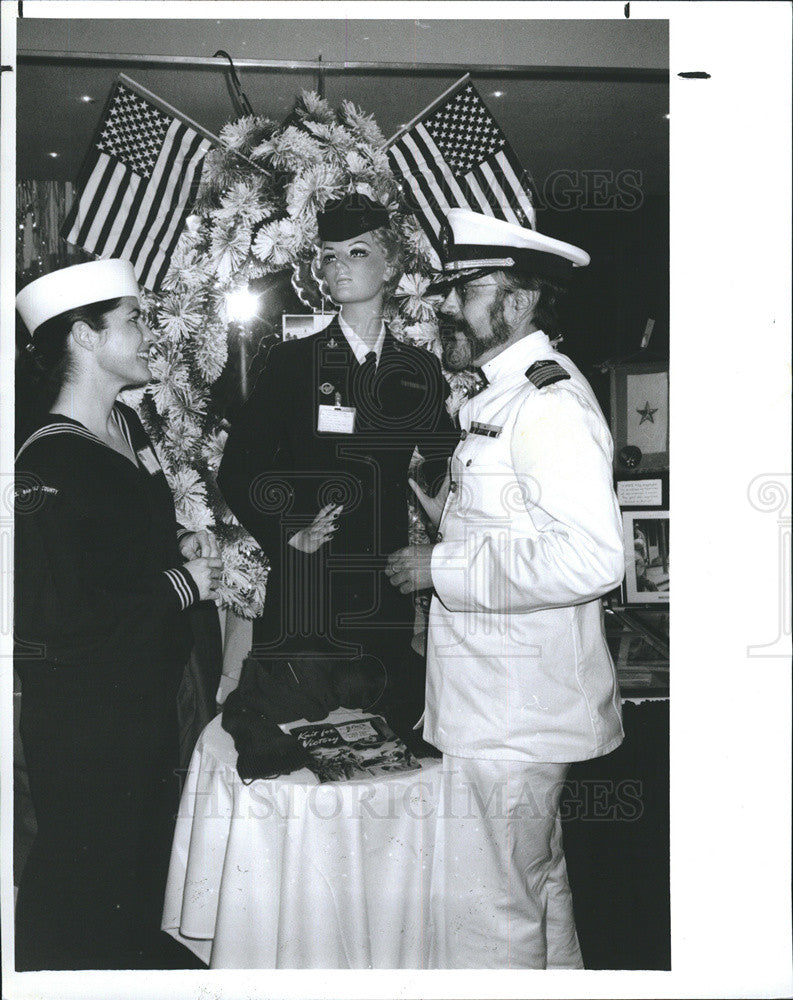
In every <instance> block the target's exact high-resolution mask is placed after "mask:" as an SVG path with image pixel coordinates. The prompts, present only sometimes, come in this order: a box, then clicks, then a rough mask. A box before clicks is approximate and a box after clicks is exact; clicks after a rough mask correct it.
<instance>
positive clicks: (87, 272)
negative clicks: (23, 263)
mask: <svg viewBox="0 0 793 1000" xmlns="http://www.w3.org/2000/svg"><path fill="white" fill-rule="evenodd" d="M126 295H131V296H134V297H135V298H137V297H138V296H139V295H140V289H139V288H138V282H137V279H136V278H135V271H134V269H133V267H132V264H131V263H130V262H129V261H128V260H92V261H90V262H89V263H88V264H74V265H73V266H72V267H63V268H61V269H60V270H59V271H52V272H51V273H50V274H45V275H44V276H43V277H41V278H36V280H35V281H31V283H30V284H29V285H25V287H24V288H23V289H22V291H21V292H20V293H19V294H18V295H17V298H16V305H17V310H18V312H19V315H20V316H21V317H22V319H23V320H24V323H25V326H26V327H27V328H28V330H29V331H30V333H31V335H33V334H35V332H36V330H37V329H38V327H40V326H41V324H42V323H46V322H47V320H48V319H53V317H55V316H60V314H61V313H65V312H67V311H68V310H69V309H76V308H77V307H78V306H87V305H90V304H91V303H93V302H104V301H105V300H106V299H119V298H123V297H124V296H126Z"/></svg>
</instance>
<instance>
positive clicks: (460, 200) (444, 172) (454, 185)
mask: <svg viewBox="0 0 793 1000" xmlns="http://www.w3.org/2000/svg"><path fill="white" fill-rule="evenodd" d="M416 133H417V135H418V137H419V138H420V139H421V140H422V142H423V146H424V149H425V150H426V162H427V164H428V165H430V164H432V165H433V166H434V167H435V168H436V169H437V170H439V171H440V173H441V176H442V177H443V178H444V180H445V181H446V184H447V188H448V191H449V195H450V197H449V198H448V201H449V206H450V207H453V206H455V205H456V206H457V207H458V208H463V207H465V206H466V204H467V202H466V198H465V195H464V194H463V192H462V189H461V187H460V185H459V184H458V182H457V179H456V178H455V176H454V174H453V173H452V171H451V170H450V169H449V166H448V164H447V163H446V160H445V159H444V158H443V155H442V153H441V151H440V150H439V149H438V147H437V146H436V145H435V140H434V139H433V138H432V136H431V135H430V134H429V132H428V131H427V130H426V129H425V128H424V126H423V125H420V124H419V125H417V126H416Z"/></svg>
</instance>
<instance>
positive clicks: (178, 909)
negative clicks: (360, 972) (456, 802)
mask: <svg viewBox="0 0 793 1000" xmlns="http://www.w3.org/2000/svg"><path fill="white" fill-rule="evenodd" d="M354 715H355V713H352V712H349V711H345V710H339V711H338V712H334V713H333V714H332V715H331V716H330V717H329V720H328V721H330V722H334V721H340V720H342V719H349V718H350V717H352V716H354ZM236 758H237V755H236V751H235V750H234V743H233V741H232V739H231V737H230V736H229V734H228V733H226V732H225V731H224V730H223V729H222V727H221V722H220V717H218V718H216V719H214V720H213V721H212V722H211V723H210V724H209V725H208V726H207V727H206V729H205V730H204V731H203V733H202V734H201V737H200V739H199V741H198V744H197V746H196V748H195V751H194V753H193V757H192V761H191V763H190V770H189V773H188V777H187V781H186V784H185V788H184V790H183V794H182V801H181V806H180V810H179V816H178V818H177V823H176V833H175V837H174V844H173V849H172V853H171V865H170V870H169V874H168V885H167V890H166V896H165V907H164V912H163V924H162V926H163V929H164V930H166V931H168V933H170V934H171V935H172V936H173V937H174V938H176V939H177V940H178V941H181V942H182V944H184V945H186V946H187V947H188V948H189V949H190V950H191V951H192V952H194V953H195V954H196V955H197V956H198V957H199V958H200V959H201V960H202V961H204V962H205V963H206V964H207V965H209V966H210V967H211V968H225V969H230V968H233V969H250V968H261V969H277V968H290V969H297V968H301V969H310V968H328V969H337V968H342V969H343V968H349V969H366V968H380V969H386V968H392V969H399V968H402V969H420V968H426V967H427V965H428V957H429V956H428V950H429V914H430V878H431V874H432V872H431V867H432V856H433V847H434V839H435V828H436V823H437V819H438V804H439V801H440V792H441V775H442V773H443V772H442V769H441V763H440V761H438V760H425V761H422V767H421V769H420V770H417V771H405V772H401V773H395V774H391V775H387V776H384V777H378V778H372V779H369V780H363V781H347V782H332V783H326V784H320V783H319V782H318V780H317V778H316V777H315V776H314V775H313V774H312V773H311V772H309V771H308V770H302V771H297V772H295V773H294V774H291V775H288V776H285V777H281V778H277V779H272V780H258V781H253V782H250V783H248V784H246V783H244V782H243V781H242V780H241V779H240V777H239V775H238V774H237V771H236V767H235V765H236Z"/></svg>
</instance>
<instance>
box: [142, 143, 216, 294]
mask: <svg viewBox="0 0 793 1000" xmlns="http://www.w3.org/2000/svg"><path fill="white" fill-rule="evenodd" d="M206 145H207V144H206V143H205V141H204V140H203V139H201V137H200V136H199V135H198V134H197V133H195V132H188V133H187V134H185V135H184V136H183V138H182V142H181V148H180V151H179V155H178V160H179V161H181V166H180V167H179V173H178V174H175V173H174V172H172V173H171V178H170V180H169V181H168V184H167V188H166V192H165V197H166V198H167V199H168V200H169V203H170V208H169V210H168V211H167V212H164V213H162V216H161V217H162V222H161V224H160V227H159V229H158V230H157V232H156V233H154V231H153V230H152V232H151V234H150V235H151V238H150V240H149V242H150V243H151V250H150V252H149V254H148V257H147V258H146V265H145V272H146V273H147V275H149V276H150V278H151V280H152V281H153V282H154V283H155V284H156V283H157V282H156V280H155V278H156V275H158V274H159V273H160V271H161V270H162V268H163V266H164V265H167V261H168V257H167V256H166V252H165V247H166V246H167V244H168V243H169V242H170V241H171V239H172V237H173V233H174V229H175V227H176V225H177V223H178V221H179V219H180V217H181V215H182V211H183V209H184V207H185V205H186V203H187V199H188V197H189V195H190V188H191V185H192V178H193V174H194V171H195V166H196V160H198V161H199V166H200V161H201V160H203V158H204V155H205V154H206V149H205V148H203V147H204V146H206ZM188 177H189V180H187V178H188ZM186 180H187V183H186ZM163 277H164V275H163Z"/></svg>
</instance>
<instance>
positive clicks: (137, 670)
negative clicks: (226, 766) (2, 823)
mask: <svg viewBox="0 0 793 1000" xmlns="http://www.w3.org/2000/svg"><path fill="white" fill-rule="evenodd" d="M114 418H115V419H116V422H117V424H118V426H119V428H120V429H121V431H122V432H123V433H124V435H125V437H126V439H127V442H128V443H129V444H130V446H131V448H132V450H133V452H135V453H136V455H137V457H138V464H137V465H133V464H132V462H131V461H130V460H129V459H126V458H124V457H123V456H122V455H120V454H119V453H117V452H116V451H114V450H113V449H112V448H109V447H108V446H106V445H105V444H103V443H102V442H101V441H100V440H99V439H98V438H97V437H95V436H94V435H93V434H92V433H91V432H90V431H88V430H87V429H86V428H85V427H83V425H82V424H79V423H77V422H76V421H74V420H70V419H69V418H67V417H62V416H59V415H53V414H49V415H47V416H46V417H44V418H43V419H42V421H41V422H40V423H39V425H38V426H37V427H35V428H34V432H33V433H32V434H31V435H30V437H29V438H28V439H27V441H26V443H25V444H24V445H23V447H22V448H21V449H20V454H19V456H18V459H17V466H16V519H15V524H16V581H15V584H16V589H15V594H16V608H15V610H16V616H15V631H16V649H15V654H16V655H15V666H16V669H17V671H18V673H19V675H20V678H21V681H22V716H21V734H22V739H23V743H24V749H25V758H26V763H27V768H28V776H29V781H30V789H31V794H32V798H33V804H34V807H35V811H36V819H37V823H38V833H37V836H36V840H35V842H34V844H33V847H32V849H31V853H30V857H29V860H28V863H27V866H26V868H25V871H24V873H23V876H22V879H21V884H20V886H19V896H18V900H17V909H16V918H17V966H18V968H20V969H40V968H46V969H69V968H128V967H150V968H151V967H155V968H156V967H159V966H160V965H161V964H163V962H162V958H161V957H158V956H159V955H160V953H159V951H158V949H159V948H160V947H162V945H161V944H160V942H161V941H162V937H161V935H160V932H159V922H160V915H161V909H162V899H163V891H164V878H165V873H166V870H167V865H168V856H169V849H170V841H171V836H172V825H173V818H174V815H175V812H176V808H177V804H178V792H179V789H178V785H177V783H176V778H175V775H174V768H175V766H176V754H177V741H178V727H177V722H176V718H175V709H176V698H175V695H176V690H177V686H178V684H179V681H180V678H181V675H182V671H183V668H184V665H185V662H186V660H187V658H188V655H189V651H190V646H191V637H190V632H189V626H188V623H187V621H186V618H185V615H184V614H183V613H182V612H183V611H184V609H185V608H186V607H187V606H188V605H190V604H192V603H193V602H194V601H196V600H197V599H198V597H199V593H198V589H197V587H196V585H195V583H194V581H193V580H192V578H191V577H190V575H189V573H187V572H186V571H185V570H184V569H183V568H181V566H180V564H181V563H182V559H181V557H180V555H179V551H178V545H177V524H176V520H175V516H174V508H173V500H172V496H171V493H170V490H169V488H168V484H167V482H166V480H165V476H164V475H163V473H162V470H161V469H160V468H159V466H158V464H157V462H156V459H155V457H154V453H153V451H152V449H151V444H150V442H149V440H148V438H147V436H146V434H145V431H144V430H143V427H142V426H141V424H140V421H139V420H138V418H137V416H136V414H135V413H134V411H132V410H131V409H129V408H128V407H126V406H123V405H120V404H117V405H116V407H115V409H114Z"/></svg>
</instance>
